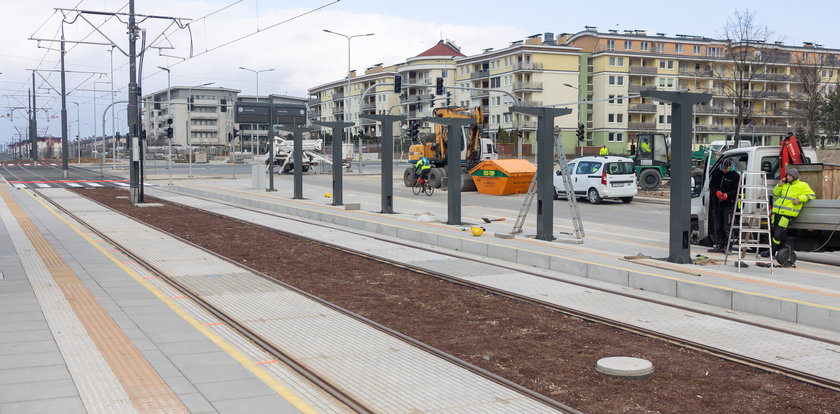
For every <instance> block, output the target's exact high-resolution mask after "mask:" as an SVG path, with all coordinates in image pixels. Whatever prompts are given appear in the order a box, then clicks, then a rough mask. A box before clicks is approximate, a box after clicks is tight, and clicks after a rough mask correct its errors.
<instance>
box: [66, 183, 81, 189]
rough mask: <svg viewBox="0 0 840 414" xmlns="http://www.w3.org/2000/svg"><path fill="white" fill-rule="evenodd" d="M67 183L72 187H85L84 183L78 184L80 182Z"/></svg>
mask: <svg viewBox="0 0 840 414" xmlns="http://www.w3.org/2000/svg"><path fill="white" fill-rule="evenodd" d="M67 185H68V186H70V187H73V188H82V187H84V186H83V185H81V184H78V183H67Z"/></svg>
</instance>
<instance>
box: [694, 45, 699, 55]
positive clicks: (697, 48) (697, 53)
mask: <svg viewBox="0 0 840 414" xmlns="http://www.w3.org/2000/svg"><path fill="white" fill-rule="evenodd" d="M694 54H695V55H699V54H700V45H694Z"/></svg>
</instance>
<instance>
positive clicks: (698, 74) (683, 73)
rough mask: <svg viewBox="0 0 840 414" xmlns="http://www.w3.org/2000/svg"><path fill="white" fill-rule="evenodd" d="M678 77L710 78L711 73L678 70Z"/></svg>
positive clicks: (708, 71) (707, 71)
mask: <svg viewBox="0 0 840 414" xmlns="http://www.w3.org/2000/svg"><path fill="white" fill-rule="evenodd" d="M680 76H691V77H694V78H710V77H712V71H710V70H682V69H681V70H680Z"/></svg>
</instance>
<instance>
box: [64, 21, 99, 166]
mask: <svg viewBox="0 0 840 414" xmlns="http://www.w3.org/2000/svg"><path fill="white" fill-rule="evenodd" d="M66 54H67V53H66V52H65V50H64V25H62V26H61V171H62V174H63V175H64V179H67V169H68V165H67V157H68V156H69V155H70V148H68V147H67V75H66V73H65V72H64V55H66ZM95 87H96V84H94V89H95ZM94 99H95V97H94ZM94 116H95V114H94Z"/></svg>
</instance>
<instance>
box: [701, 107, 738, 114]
mask: <svg viewBox="0 0 840 414" xmlns="http://www.w3.org/2000/svg"><path fill="white" fill-rule="evenodd" d="M694 113H695V114H698V115H734V114H735V110H734V109H727V108H724V107H722V106H715V105H697V106H695V107H694Z"/></svg>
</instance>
